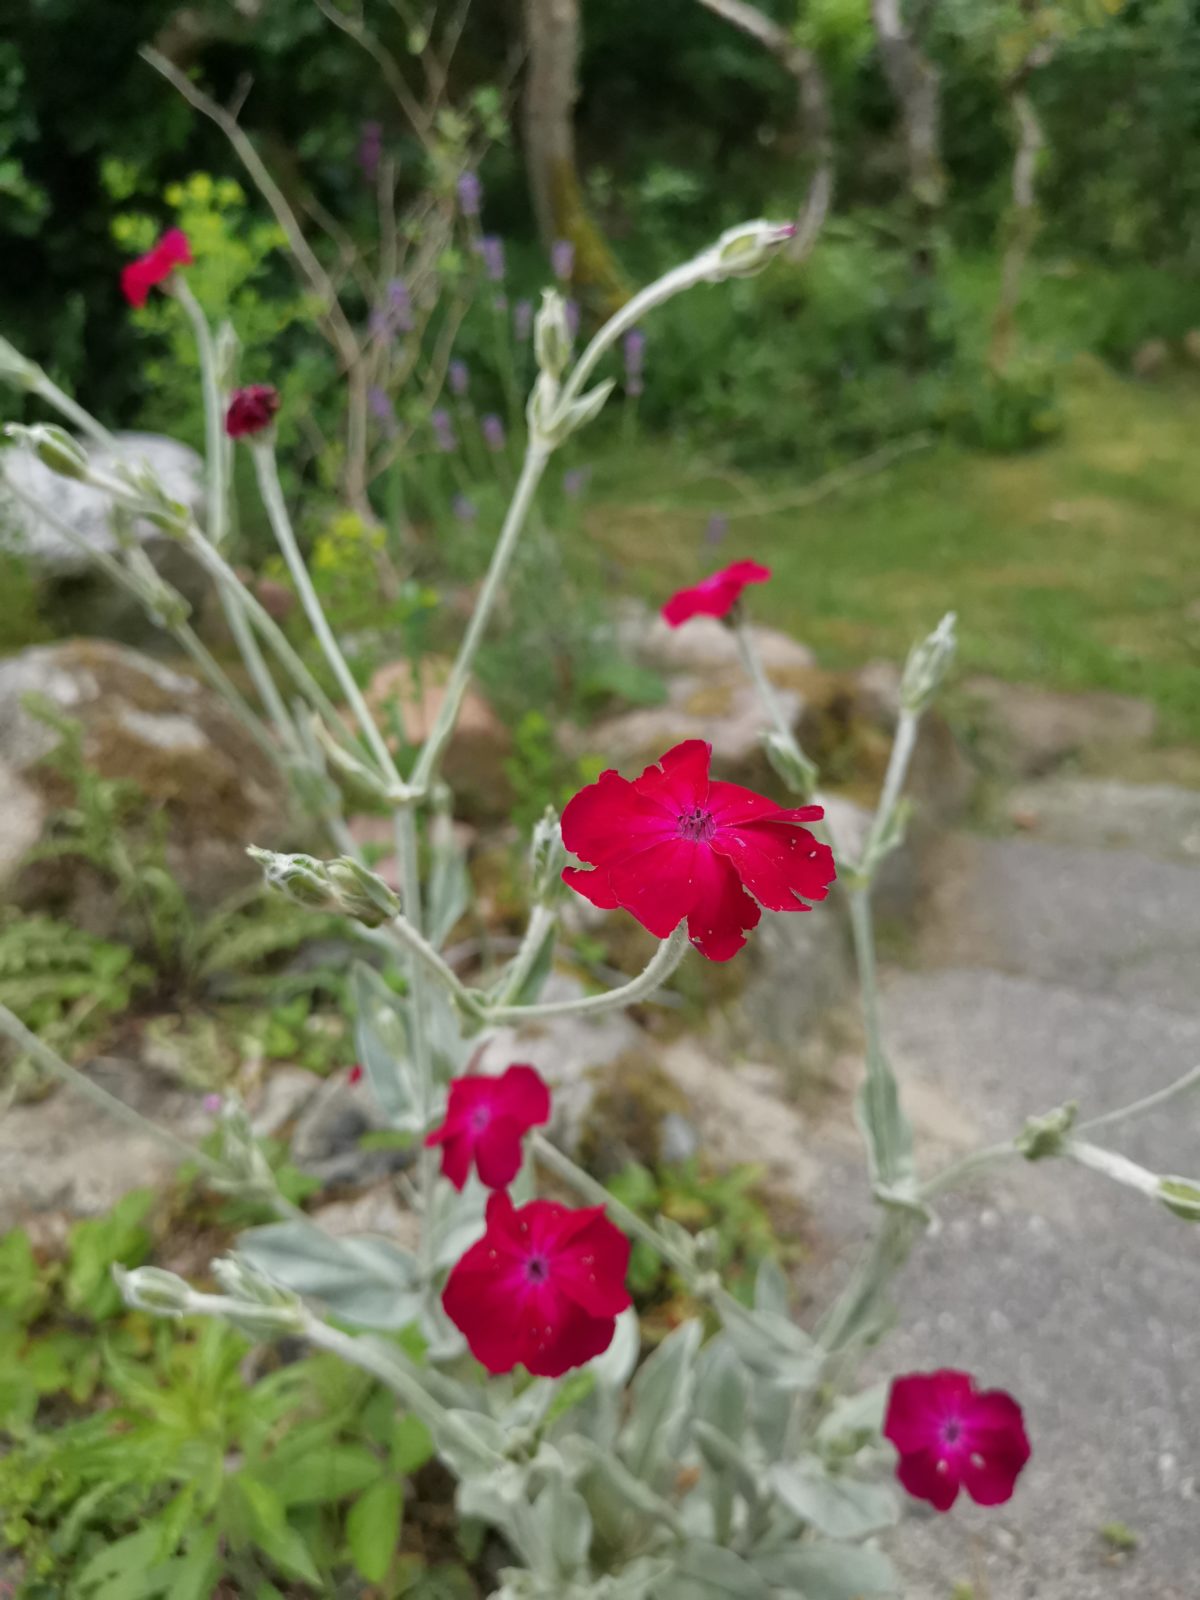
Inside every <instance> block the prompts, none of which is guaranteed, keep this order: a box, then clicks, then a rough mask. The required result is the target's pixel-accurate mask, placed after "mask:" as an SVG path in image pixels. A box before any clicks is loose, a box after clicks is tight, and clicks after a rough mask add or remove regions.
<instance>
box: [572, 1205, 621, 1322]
mask: <svg viewBox="0 0 1200 1600" xmlns="http://www.w3.org/2000/svg"><path fill="white" fill-rule="evenodd" d="M560 1248H561V1247H560ZM629 1253H630V1243H629V1240H628V1239H627V1238H626V1236H625V1235H624V1234H623V1233H622V1232H621V1230H620V1229H619V1228H618V1227H617V1226H616V1225H615V1224H614V1223H612V1222H610V1221H609V1220H608V1218H607V1217H605V1216H595V1217H592V1218H591V1219H590V1220H589V1221H588V1223H587V1226H586V1227H584V1228H583V1229H582V1230H581V1231H580V1232H578V1233H576V1234H575V1236H574V1238H573V1239H571V1241H570V1245H569V1248H568V1249H566V1250H561V1253H560V1254H559V1255H558V1256H557V1257H556V1258H555V1262H554V1282H555V1285H556V1286H557V1287H558V1288H559V1289H561V1290H562V1292H563V1294H565V1295H566V1296H567V1297H568V1298H569V1299H571V1300H573V1301H574V1302H575V1304H576V1305H577V1306H582V1308H583V1309H584V1310H585V1311H586V1312H588V1313H589V1314H590V1315H591V1316H594V1317H615V1316H618V1315H619V1314H620V1313H621V1312H622V1311H624V1310H626V1309H627V1307H629V1306H630V1305H632V1304H633V1301H632V1299H631V1298H630V1294H629V1290H628V1289H627V1288H626V1287H625V1274H626V1273H627V1272H628V1271H629Z"/></svg>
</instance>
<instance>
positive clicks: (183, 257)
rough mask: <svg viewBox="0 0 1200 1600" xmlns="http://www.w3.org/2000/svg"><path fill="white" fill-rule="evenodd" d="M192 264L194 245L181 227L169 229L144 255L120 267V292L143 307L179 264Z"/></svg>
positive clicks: (133, 303) (131, 303)
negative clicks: (189, 242) (150, 294)
mask: <svg viewBox="0 0 1200 1600" xmlns="http://www.w3.org/2000/svg"><path fill="white" fill-rule="evenodd" d="M191 264H192V247H191V245H189V244H188V239H187V234H186V233H184V232H183V230H182V229H181V228H168V229H167V231H166V233H164V234H163V236H162V238H161V239H160V240H159V241H158V243H157V244H156V245H155V246H154V248H153V249H152V250H148V251H147V252H146V254H145V255H144V256H139V257H138V258H137V260H136V261H130V262H129V263H128V264H127V265H126V266H124V267H122V268H121V292H122V293H123V294H124V296H125V298H126V300H128V301H129V304H130V305H131V306H144V305H145V304H146V298H147V296H148V295H149V293H150V291H151V289H154V288H157V287H158V285H159V284H160V283H165V282H166V281H167V279H168V278H169V277H170V276H171V274H172V273H173V272H174V271H175V268H176V267H189V266H191Z"/></svg>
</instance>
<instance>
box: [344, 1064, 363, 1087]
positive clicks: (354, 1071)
mask: <svg viewBox="0 0 1200 1600" xmlns="http://www.w3.org/2000/svg"><path fill="white" fill-rule="evenodd" d="M362 1081H363V1069H362V1063H361V1062H360V1061H356V1062H355V1063H354V1065H353V1066H352V1067H351V1068H350V1071H349V1072H348V1073H347V1074H346V1082H347V1083H348V1084H349V1085H350V1087H351V1088H352V1089H357V1088H358V1086H359V1084H360V1083H361V1082H362Z"/></svg>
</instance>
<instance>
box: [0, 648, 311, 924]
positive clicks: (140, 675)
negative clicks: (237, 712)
mask: <svg viewBox="0 0 1200 1600" xmlns="http://www.w3.org/2000/svg"><path fill="white" fill-rule="evenodd" d="M29 695H38V696H42V697H43V698H45V699H46V700H48V701H49V702H50V703H51V704H52V705H53V706H54V708H55V709H56V710H57V712H59V713H61V714H62V715H64V716H66V717H68V718H70V719H72V720H73V721H75V722H77V723H78V724H79V725H80V729H81V734H82V749H83V756H84V759H85V760H86V762H87V763H88V765H89V766H90V767H91V768H92V769H93V770H94V771H95V772H97V773H98V774H99V775H100V776H101V777H103V778H107V779H114V780H121V781H124V782H127V783H130V784H133V785H135V786H136V789H137V790H138V791H139V792H140V794H141V795H142V796H143V797H144V799H145V802H146V807H145V809H144V813H143V815H142V816H141V817H140V819H139V817H138V815H137V812H136V809H135V812H134V820H133V821H131V824H130V827H131V830H133V832H134V833H135V834H136V833H137V831H138V830H140V831H141V833H142V835H143V837H144V838H145V840H146V843H147V845H149V844H150V841H151V837H152V835H151V833H150V829H151V827H152V826H153V828H154V830H155V832H157V830H158V829H159V828H160V827H161V828H162V830H163V852H164V859H165V865H166V868H167V870H168V871H169V872H170V873H171V874H172V876H173V877H174V878H175V880H176V882H177V883H179V885H180V886H181V887H182V888H183V890H184V892H185V894H186V895H187V896H188V898H189V900H190V901H191V903H192V904H193V906H194V907H195V908H197V909H198V910H203V909H211V908H213V907H214V906H216V905H217V904H219V902H220V901H221V900H223V899H224V898H225V897H226V896H228V895H229V894H230V893H231V892H232V891H234V890H236V889H238V888H240V887H242V886H244V885H246V884H248V883H251V882H253V881H254V879H255V876H256V871H257V869H256V868H255V867H254V865H253V863H252V862H251V861H250V860H249V859H248V857H247V856H246V846H247V845H248V844H250V843H256V844H263V845H281V844H283V843H285V842H286V828H287V820H286V819H287V815H288V809H289V808H288V800H287V796H286V793H285V791H284V789H283V787H282V783H281V780H280V778H279V776H278V774H277V772H276V770H275V768H274V767H273V766H272V765H271V764H270V763H269V762H268V760H267V758H266V757H265V756H264V755H263V754H262V752H261V751H260V750H259V749H258V747H257V746H256V745H255V744H254V743H253V741H252V740H251V739H250V738H249V737H248V735H247V734H246V733H245V731H244V730H243V729H242V727H241V725H240V724H239V723H238V722H237V721H236V720H235V719H234V718H233V716H232V715H231V714H230V713H229V712H228V711H227V710H226V709H225V707H224V705H223V704H222V703H221V702H220V701H219V700H218V699H217V698H216V697H215V696H214V695H213V694H212V692H211V691H210V690H209V689H207V688H206V687H205V686H204V685H202V684H200V683H197V682H196V680H195V679H194V678H190V677H187V676H186V675H184V674H183V673H179V672H175V671H172V670H170V669H169V668H167V667H165V666H163V665H162V664H160V663H159V662H157V661H153V660H151V659H150V658H149V657H147V656H143V655H140V654H138V653H137V652H136V651H133V650H129V649H126V648H124V647H123V646H120V645H116V644H110V643H107V642H105V641H102V640H97V639H73V640H68V641H67V642H66V643H63V644H58V645H39V646H37V647H35V648H33V649H29V650H24V651H22V652H21V653H20V654H19V655H16V656H13V657H11V658H10V659H8V660H6V661H3V662H0V751H2V752H3V758H2V759H0V774H3V777H2V779H0V791H2V792H3V793H5V794H9V795H12V796H14V797H15V804H14V809H13V811H12V812H11V813H10V812H9V809H8V807H5V808H4V813H3V815H4V817H5V823H4V827H3V832H2V835H0V837H3V838H4V843H3V845H2V846H0V860H2V861H4V862H5V863H8V864H9V876H8V878H7V880H0V887H4V888H6V889H7V892H8V893H9V894H10V896H11V897H12V898H14V899H16V900H17V901H18V902H19V903H20V904H22V905H24V906H26V907H34V906H36V907H37V908H39V909H45V910H49V911H52V912H53V913H54V914H56V915H61V916H65V917H67V918H68V920H72V921H75V922H77V923H78V924H79V925H80V926H82V927H84V928H86V929H88V930H89V931H91V932H94V933H97V934H100V935H101V936H111V935H113V934H114V933H115V932H117V931H118V930H119V929H120V927H121V926H122V916H123V915H124V914H125V913H124V912H123V909H122V907H120V906H119V905H118V904H117V897H116V896H115V895H114V894H113V893H112V886H111V883H110V882H108V881H107V880H106V879H104V878H102V876H101V875H100V874H99V873H98V872H97V870H96V869H95V868H94V867H92V866H90V865H88V864H87V863H86V862H85V861H83V860H82V858H80V857H78V856H63V857H59V858H57V859H54V860H51V861H47V862H41V863H36V864H33V865H30V866H27V867H25V868H24V869H23V870H20V871H17V872H16V873H15V874H14V873H13V872H12V867H13V866H15V858H17V857H19V855H20V853H21V852H20V848H19V847H20V846H22V845H23V844H24V845H25V846H26V847H27V845H28V843H29V842H33V840H34V837H35V835H34V804H35V802H36V806H37V837H41V836H42V835H43V834H44V833H45V830H46V828H47V826H48V824H49V822H50V819H51V817H52V815H53V813H54V812H55V811H56V810H58V809H59V808H61V807H63V806H65V805H72V804H74V803H75V795H74V793H73V790H72V786H71V785H70V784H69V783H68V782H67V781H66V780H65V779H64V778H63V777H62V776H60V775H59V774H58V773H56V772H55V771H54V770H53V769H52V768H51V767H50V766H49V765H48V764H47V762H46V760H45V758H46V757H47V756H48V755H49V754H50V753H51V752H52V751H53V750H54V749H55V748H56V747H57V745H58V744H59V740H60V736H59V734H58V733H57V732H56V730H54V729H53V728H52V727H50V726H49V725H48V724H47V723H45V722H44V721H41V720H39V719H38V718H37V717H36V716H34V715H33V714H32V713H31V712H30V711H29V710H28V709H27V707H26V705H25V704H24V702H25V699H26V697H27V696H29ZM14 819H15V821H14Z"/></svg>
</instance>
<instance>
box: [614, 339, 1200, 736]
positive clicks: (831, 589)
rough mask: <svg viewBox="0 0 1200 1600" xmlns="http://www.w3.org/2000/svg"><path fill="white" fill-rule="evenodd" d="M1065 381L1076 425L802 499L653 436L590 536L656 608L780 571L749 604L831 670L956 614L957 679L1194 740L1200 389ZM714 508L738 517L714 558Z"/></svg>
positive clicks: (898, 651) (625, 458)
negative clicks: (719, 580) (690, 592)
mask: <svg viewBox="0 0 1200 1600" xmlns="http://www.w3.org/2000/svg"><path fill="white" fill-rule="evenodd" d="M1063 387H1064V392H1063V403H1064V412H1065V420H1066V425H1065V428H1064V430H1063V432H1062V434H1061V435H1060V436H1059V437H1057V438H1056V439H1054V440H1053V442H1051V443H1049V444H1047V445H1045V446H1043V447H1041V448H1040V449H1038V450H1034V451H1031V452H1029V453H1026V454H1021V455H1012V456H997V455H987V454H983V453H981V452H974V451H971V450H968V449H966V448H965V447H963V446H961V445H956V444H954V443H949V442H946V443H939V444H938V445H937V446H936V447H934V448H931V449H927V450H924V451H923V452H920V453H918V454H914V455H912V456H910V457H908V458H906V459H902V460H899V461H897V462H895V463H893V464H892V465H891V466H889V467H887V468H886V469H885V470H882V471H880V472H877V473H875V474H873V475H871V476H867V477H863V478H861V479H860V480H858V481H856V482H854V483H852V484H851V485H850V486H849V487H846V488H843V489H841V490H840V491H838V492H837V493H835V494H832V495H830V496H828V497H826V498H824V499H822V500H820V501H819V502H818V503H816V504H810V505H807V506H796V507H794V508H791V509H786V508H782V507H781V506H780V505H779V502H780V501H781V500H783V499H785V498H786V497H787V496H788V495H789V494H792V495H795V494H796V493H797V492H799V491H802V490H803V488H804V485H803V484H802V483H797V482H794V481H793V482H788V481H787V480H786V479H782V478H773V479H771V480H769V481H758V482H754V483H750V482H749V481H746V480H743V479H741V478H739V477H738V476H737V475H736V474H727V473H723V472H720V471H718V470H712V471H710V470H708V469H707V468H706V467H705V466H704V464H702V463H696V462H695V461H689V460H687V459H686V458H685V457H684V456H683V455H682V453H681V452H679V451H673V450H672V448H671V447H670V446H669V445H662V444H659V443H655V444H654V445H653V446H652V447H651V446H649V445H646V446H642V445H639V446H637V447H636V448H634V449H633V450H628V449H626V450H624V451H622V452H621V455H620V457H619V459H618V458H615V457H614V458H613V459H612V460H611V461H609V462H608V463H607V464H606V466H605V467H604V468H602V470H601V472H600V475H599V486H600V496H601V504H600V505H599V506H598V507H597V509H596V510H595V511H594V512H593V514H592V516H591V518H590V523H589V525H590V529H591V532H592V533H593V535H594V536H595V538H596V539H597V540H599V541H600V543H601V545H602V546H603V547H604V549H605V550H606V552H607V553H608V555H609V556H610V557H611V558H613V559H614V560H615V562H616V564H617V567H618V571H619V577H618V582H619V583H620V584H621V585H622V586H623V587H625V588H626V589H628V590H631V591H633V592H635V593H639V594H641V595H642V596H643V597H644V598H646V599H647V600H650V601H652V602H653V603H656V604H657V603H660V602H661V601H662V600H663V599H665V598H666V596H667V595H668V594H669V593H670V592H671V590H672V589H674V588H676V587H678V586H680V585H682V584H685V583H688V582H691V581H694V580H695V579H697V578H698V577H700V576H702V575H703V574H704V573H705V572H706V571H708V570H710V569H711V567H712V566H714V565H717V564H724V563H725V562H727V561H732V560H735V559H738V558H740V557H743V556H753V557H756V558H758V559H760V560H763V561H765V562H767V563H768V564H769V565H770V566H772V567H773V568H774V571H775V581H774V582H773V583H771V584H769V585H767V586H765V587H764V588H763V589H761V590H757V591H755V592H754V594H753V610H754V614H755V615H756V616H757V617H759V618H761V619H762V620H764V621H766V622H769V623H771V624H773V625H775V626H778V627H781V628H784V629H787V630H788V631H790V632H792V633H793V634H795V635H796V636H797V637H799V638H801V639H803V640H805V641H806V642H807V643H809V644H811V645H812V646H813V648H814V649H815V650H816V651H817V653H818V655H819V657H820V659H821V661H822V662H823V663H825V664H828V665H831V666H836V665H839V664H849V663H853V662H858V661H862V660H864V659H866V658H869V657H878V656H888V657H892V658H899V657H902V656H903V654H904V652H905V651H906V650H907V648H908V645H909V643H910V642H911V641H912V639H913V638H914V637H916V636H917V635H920V634H922V633H924V632H926V631H927V630H928V629H929V628H930V627H931V626H932V625H933V624H934V623H935V622H936V621H937V620H938V618H939V616H941V614H942V613H943V612H944V611H946V610H949V609H954V610H956V611H957V612H958V614H959V623H960V637H961V666H962V670H963V671H965V672H989V673H995V674H998V675H1000V676H1002V677H1005V678H1010V679H1015V680H1020V681H1025V682H1031V683H1040V684H1045V685H1048V686H1053V687H1056V688H1065V689H1096V688H1100V689H1109V690H1115V691H1118V692H1120V693H1123V694H1130V695H1138V696H1142V697H1145V698H1147V699H1150V700H1152V701H1153V702H1155V704H1156V705H1157V706H1158V707H1159V709H1160V711H1161V714H1162V734H1163V738H1164V739H1165V740H1168V741H1170V740H1177V741H1182V740H1200V617H1198V616H1197V614H1196V603H1197V601H1198V600H1200V564H1198V562H1197V552H1198V550H1200V470H1198V464H1197V440H1198V439H1200V380H1197V378H1196V377H1195V376H1194V375H1191V374H1189V373H1186V372H1176V373H1175V374H1174V375H1173V376H1171V377H1170V378H1168V379H1167V380H1164V381H1163V382H1162V383H1160V384H1157V385H1150V384H1144V383H1136V382H1133V381H1128V380H1125V379H1122V378H1119V377H1117V376H1116V375H1114V374H1113V372H1112V371H1111V370H1109V369H1107V368H1105V367H1103V366H1101V365H1100V363H1098V362H1096V361H1094V360H1091V359H1088V358H1079V359H1078V360H1077V361H1075V362H1074V363H1073V364H1072V365H1071V367H1070V368H1069V370H1068V372H1067V374H1066V376H1065V381H1064V386H1063ZM716 511H720V512H723V513H725V514H727V515H729V516H730V518H731V525H730V531H729V533H728V534H727V536H726V537H725V539H724V540H723V542H722V543H721V544H720V546H719V547H718V548H717V549H716V550H715V551H714V550H712V549H711V548H710V547H709V546H707V545H706V543H705V540H704V528H705V524H706V522H707V520H708V517H709V516H710V514H712V513H713V512H716Z"/></svg>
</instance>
